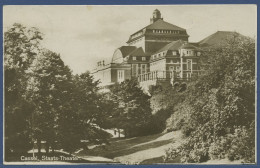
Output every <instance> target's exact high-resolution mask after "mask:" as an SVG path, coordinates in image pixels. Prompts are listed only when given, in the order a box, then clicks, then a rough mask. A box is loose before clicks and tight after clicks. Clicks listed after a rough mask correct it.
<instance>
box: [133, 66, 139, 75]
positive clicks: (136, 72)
mask: <svg viewBox="0 0 260 168" xmlns="http://www.w3.org/2000/svg"><path fill="white" fill-rule="evenodd" d="M132 66H133V67H132V76H137V75H138V64H133V65H132Z"/></svg>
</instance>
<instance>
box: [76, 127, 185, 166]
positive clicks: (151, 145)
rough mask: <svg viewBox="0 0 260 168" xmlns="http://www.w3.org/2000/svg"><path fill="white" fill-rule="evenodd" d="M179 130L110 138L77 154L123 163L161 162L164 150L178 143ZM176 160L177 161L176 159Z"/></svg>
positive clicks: (179, 138)
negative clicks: (102, 143) (104, 142)
mask: <svg viewBox="0 0 260 168" xmlns="http://www.w3.org/2000/svg"><path fill="white" fill-rule="evenodd" d="M181 135H182V134H181V132H180V131H175V132H169V133H166V134H156V135H150V136H142V137H134V138H128V139H124V138H121V139H119V138H117V139H115V138H114V139H111V141H110V144H109V145H105V146H97V147H95V148H93V149H89V150H86V151H85V150H83V151H81V152H79V153H77V154H76V155H77V156H80V157H83V158H84V157H87V156H96V157H97V156H98V157H102V158H107V159H111V160H113V161H115V162H120V163H123V164H153V163H162V161H163V159H162V156H163V155H164V153H165V150H166V149H168V148H169V147H170V146H171V145H172V144H174V145H179V144H180V141H181V137H182V136H181ZM176 162H179V160H177V161H176Z"/></svg>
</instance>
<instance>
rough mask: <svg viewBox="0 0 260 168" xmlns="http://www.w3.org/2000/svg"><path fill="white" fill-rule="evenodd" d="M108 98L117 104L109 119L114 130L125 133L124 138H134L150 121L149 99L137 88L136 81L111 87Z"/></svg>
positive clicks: (127, 81)
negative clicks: (113, 125)
mask: <svg viewBox="0 0 260 168" xmlns="http://www.w3.org/2000/svg"><path fill="white" fill-rule="evenodd" d="M111 93H112V94H111V95H110V98H111V99H112V100H113V102H118V107H117V109H115V111H114V112H113V113H112V115H111V117H112V120H113V122H114V123H115V124H116V125H115V128H120V129H123V130H124V131H125V136H127V137H130V136H136V135H138V134H139V133H138V131H141V130H142V129H143V128H144V127H145V126H146V125H147V124H148V123H149V121H150V118H151V115H152V114H151V108H150V97H149V96H148V95H146V94H145V93H144V92H143V90H142V89H141V88H140V87H139V86H138V83H137V81H136V80H126V81H124V82H122V83H120V84H115V85H114V86H112V87H111Z"/></svg>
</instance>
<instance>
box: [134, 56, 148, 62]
mask: <svg viewBox="0 0 260 168" xmlns="http://www.w3.org/2000/svg"><path fill="white" fill-rule="evenodd" d="M133 61H136V57H133ZM142 61H146V57H142Z"/></svg>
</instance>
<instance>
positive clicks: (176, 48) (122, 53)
mask: <svg viewBox="0 0 260 168" xmlns="http://www.w3.org/2000/svg"><path fill="white" fill-rule="evenodd" d="M188 39H189V35H188V34H187V31H186V30H185V29H183V28H181V27H178V26H176V25H173V24H171V23H168V22H166V21H164V20H163V18H162V17H161V13H160V11H159V10H157V9H156V10H154V12H153V15H152V18H151V19H150V24H149V25H148V26H146V27H144V28H142V29H140V30H138V31H136V32H135V33H133V34H132V35H130V37H129V40H128V41H127V42H126V44H127V45H125V46H121V47H119V48H117V49H116V50H115V52H114V54H113V56H112V59H111V62H110V63H108V64H105V62H104V61H100V62H98V64H97V67H96V69H94V70H93V71H92V74H93V76H94V78H95V79H98V80H100V81H101V86H108V85H112V84H114V83H117V82H119V83H120V82H122V81H124V80H127V79H131V78H137V79H138V81H139V83H140V85H141V86H142V87H143V88H144V89H147V88H148V87H149V86H151V85H158V84H173V83H174V81H182V80H189V79H190V78H191V77H192V76H193V75H197V74H198V73H199V65H198V59H199V57H200V54H201V51H200V49H199V48H197V47H196V45H194V44H192V43H189V42H188Z"/></svg>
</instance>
